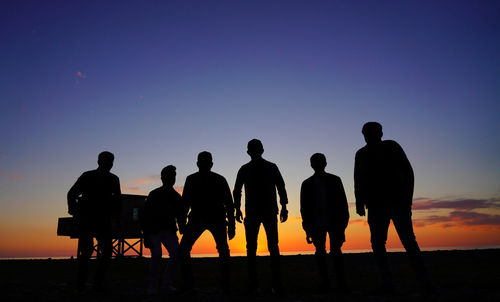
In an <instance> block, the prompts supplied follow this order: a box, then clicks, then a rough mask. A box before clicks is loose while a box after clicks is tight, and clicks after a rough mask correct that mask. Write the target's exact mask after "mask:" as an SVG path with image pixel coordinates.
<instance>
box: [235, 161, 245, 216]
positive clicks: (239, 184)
mask: <svg viewBox="0 0 500 302" xmlns="http://www.w3.org/2000/svg"><path fill="white" fill-rule="evenodd" d="M242 189H243V168H240V170H239V171H238V174H237V175H236V182H235V183H234V189H233V197H234V208H235V209H236V221H238V222H239V223H241V222H242V220H243V213H242V212H241V190H242Z"/></svg>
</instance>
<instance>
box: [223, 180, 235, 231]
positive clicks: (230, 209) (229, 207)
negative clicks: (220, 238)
mask: <svg viewBox="0 0 500 302" xmlns="http://www.w3.org/2000/svg"><path fill="white" fill-rule="evenodd" d="M221 182H222V183H221V185H222V186H221V188H222V190H223V191H222V194H223V196H222V200H223V201H224V208H225V210H226V217H227V235H228V238H229V240H231V239H233V238H234V236H235V234H236V225H235V224H236V223H235V221H234V204H233V197H232V196H231V189H230V188H229V185H228V184H227V181H226V179H224V178H221Z"/></svg>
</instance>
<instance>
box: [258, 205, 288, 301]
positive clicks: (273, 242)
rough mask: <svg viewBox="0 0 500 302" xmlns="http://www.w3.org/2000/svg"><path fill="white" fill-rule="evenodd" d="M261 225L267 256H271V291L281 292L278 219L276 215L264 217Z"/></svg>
mask: <svg viewBox="0 0 500 302" xmlns="http://www.w3.org/2000/svg"><path fill="white" fill-rule="evenodd" d="M262 224H263V225H264V230H265V231H266V237H267V248H268V249H269V254H271V272H272V280H273V281H272V282H273V289H274V290H275V291H276V292H280V291H282V290H283V284H282V282H281V264H280V249H279V246H278V218H277V217H276V215H272V216H269V217H266V218H265V219H264V220H263V221H262Z"/></svg>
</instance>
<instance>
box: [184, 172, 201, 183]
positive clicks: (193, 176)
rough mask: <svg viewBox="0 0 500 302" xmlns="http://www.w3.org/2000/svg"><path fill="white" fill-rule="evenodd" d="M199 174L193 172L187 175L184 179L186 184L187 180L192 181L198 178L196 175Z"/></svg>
mask: <svg viewBox="0 0 500 302" xmlns="http://www.w3.org/2000/svg"><path fill="white" fill-rule="evenodd" d="M199 174H200V172H194V173H193V174H189V175H188V176H187V177H186V182H187V181H188V180H193V179H196V178H197V177H198V175H199Z"/></svg>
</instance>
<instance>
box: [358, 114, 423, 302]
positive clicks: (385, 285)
mask: <svg viewBox="0 0 500 302" xmlns="http://www.w3.org/2000/svg"><path fill="white" fill-rule="evenodd" d="M362 133H363V135H364V138H365V141H366V146H364V147H363V148H361V149H359V150H358V152H357V153H356V159H355V166H354V190H355V195H356V212H357V213H358V214H359V215H360V216H364V215H365V207H366V208H367V209H368V225H369V227H370V233H371V244H372V249H373V254H374V256H375V260H376V262H377V265H378V268H379V271H380V276H381V279H382V289H383V290H384V291H387V292H392V291H393V283H392V276H391V271H390V268H389V262H388V259H387V252H386V248H385V243H386V241H387V230H388V228H389V224H390V221H391V220H392V222H393V223H394V227H395V228H396V231H397V233H398V235H399V239H400V240H401V243H402V244H403V246H404V248H405V250H406V253H407V254H408V256H409V258H410V263H411V265H412V267H413V270H414V271H415V273H416V275H417V279H418V281H419V282H420V283H421V285H422V286H423V287H425V288H429V287H430V283H429V281H428V278H427V273H426V270H425V266H424V263H423V260H422V256H421V252H420V248H419V246H418V244H417V241H416V239H415V234H414V232H413V225H412V220H411V206H412V199H413V185H414V176H413V169H412V167H411V164H410V162H409V161H408V158H407V157H406V154H405V152H404V151H403V149H402V148H401V146H400V145H399V144H398V143H396V142H395V141H392V140H382V134H383V133H382V125H380V124H379V123H377V122H368V123H366V124H364V126H363V129H362Z"/></svg>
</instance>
